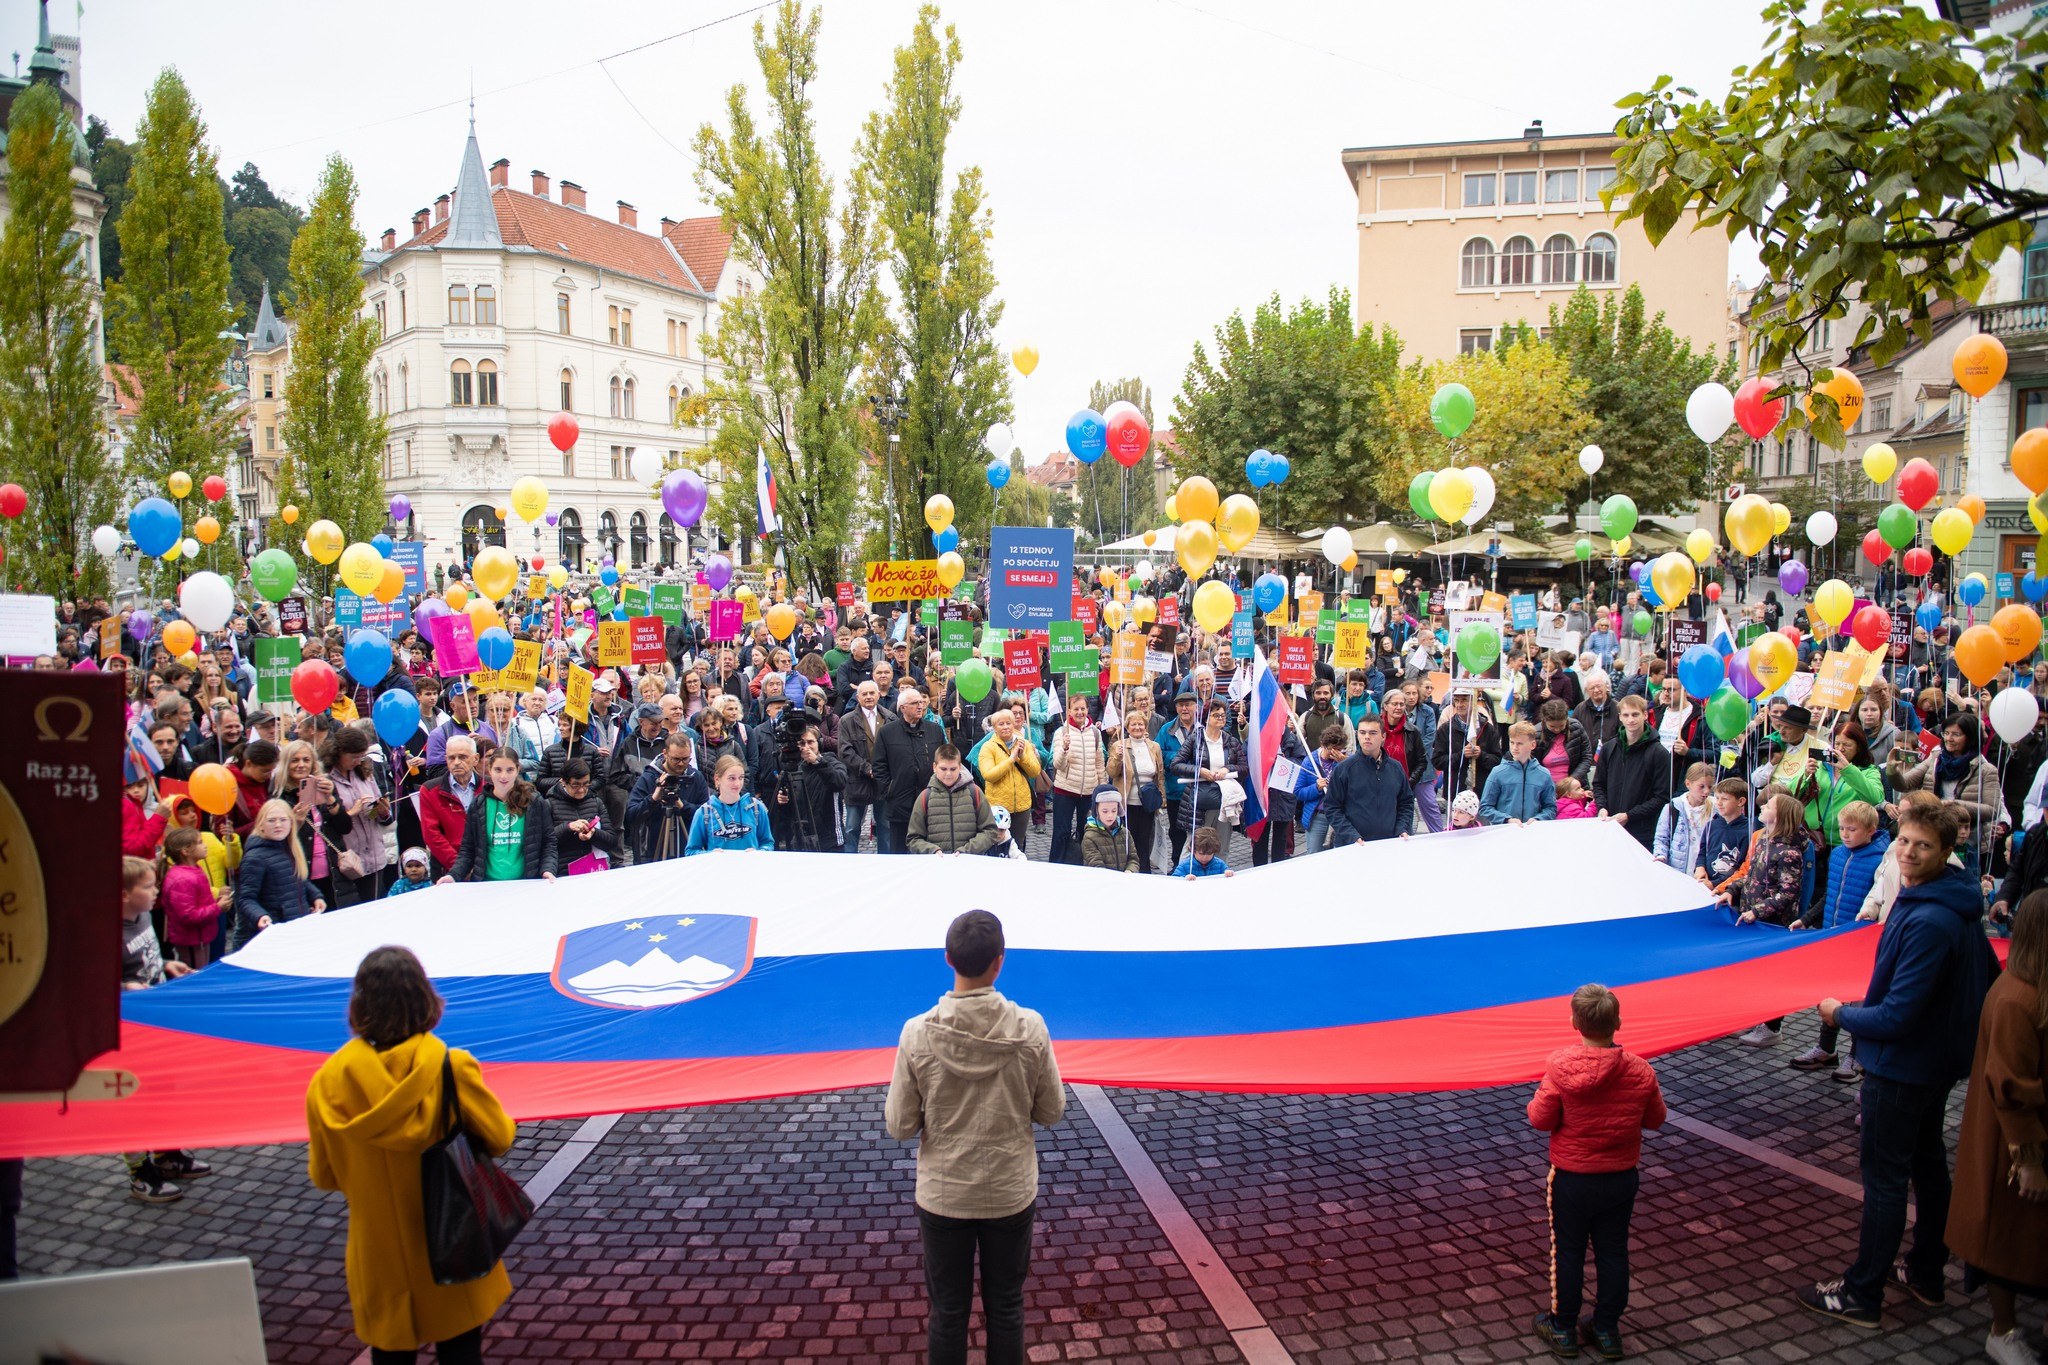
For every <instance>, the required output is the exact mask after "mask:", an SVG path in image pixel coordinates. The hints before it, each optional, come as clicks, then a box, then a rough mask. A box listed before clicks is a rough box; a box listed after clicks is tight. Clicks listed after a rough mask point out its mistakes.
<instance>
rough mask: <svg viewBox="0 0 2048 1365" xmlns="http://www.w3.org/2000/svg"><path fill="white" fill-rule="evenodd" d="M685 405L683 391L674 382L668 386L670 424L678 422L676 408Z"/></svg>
mask: <svg viewBox="0 0 2048 1365" xmlns="http://www.w3.org/2000/svg"><path fill="white" fill-rule="evenodd" d="M682 405H683V391H682V390H681V389H679V388H677V387H676V386H675V385H674V384H671V385H669V386H668V424H669V425H670V426H674V425H675V424H676V410H677V409H678V408H680V407H682Z"/></svg>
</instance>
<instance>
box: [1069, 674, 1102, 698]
mask: <svg viewBox="0 0 2048 1365" xmlns="http://www.w3.org/2000/svg"><path fill="white" fill-rule="evenodd" d="M1067 695H1068V696H1070V697H1099V696H1101V695H1102V679H1101V678H1099V677H1097V676H1096V675H1095V674H1093V673H1069V674H1068V675H1067Z"/></svg>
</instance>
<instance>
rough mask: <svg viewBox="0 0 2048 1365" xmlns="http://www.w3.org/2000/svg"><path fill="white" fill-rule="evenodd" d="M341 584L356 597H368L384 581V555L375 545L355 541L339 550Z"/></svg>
mask: <svg viewBox="0 0 2048 1365" xmlns="http://www.w3.org/2000/svg"><path fill="white" fill-rule="evenodd" d="M340 572H341V581H342V585H343V586H344V587H346V588H347V589H348V590H349V591H350V592H352V593H354V594H355V595H356V596H358V597H368V596H369V595H370V594H371V593H373V592H375V591H377V585H378V584H379V583H382V582H383V581H384V556H382V555H380V554H378V553H377V547H376V546H374V545H371V544H368V543H367V542H364V541H360V540H359V541H357V542H356V543H355V544H353V545H351V546H349V547H348V548H347V549H346V550H343V551H342V552H341V570H340Z"/></svg>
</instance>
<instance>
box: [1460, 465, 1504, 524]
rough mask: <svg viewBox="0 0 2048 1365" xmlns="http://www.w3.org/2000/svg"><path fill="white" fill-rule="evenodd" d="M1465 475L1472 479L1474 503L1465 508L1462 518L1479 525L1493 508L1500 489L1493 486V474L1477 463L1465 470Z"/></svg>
mask: <svg viewBox="0 0 2048 1365" xmlns="http://www.w3.org/2000/svg"><path fill="white" fill-rule="evenodd" d="M1465 477H1466V478H1468V479H1470V480H1471V481H1472V505H1471V506H1470V507H1468V508H1466V509H1465V515H1464V516H1463V517H1462V518H1460V520H1462V521H1463V522H1464V523H1465V524H1466V525H1467V526H1477V525H1478V524H1479V523H1480V520H1481V519H1482V518H1484V517H1485V516H1486V514H1487V513H1488V512H1491V511H1492V510H1493V500H1494V498H1495V497H1496V496H1497V495H1498V492H1499V490H1498V489H1496V488H1495V487H1494V486H1493V475H1491V474H1489V473H1487V472H1486V471H1485V470H1483V469H1481V468H1480V467H1479V466H1478V465H1476V464H1475V465H1473V466H1471V467H1470V468H1468V469H1467V470H1466V471H1465Z"/></svg>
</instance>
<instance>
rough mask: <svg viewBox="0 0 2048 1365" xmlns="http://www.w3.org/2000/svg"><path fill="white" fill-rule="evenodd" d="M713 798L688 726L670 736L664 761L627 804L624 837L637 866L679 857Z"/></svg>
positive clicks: (644, 775) (649, 770)
mask: <svg viewBox="0 0 2048 1365" xmlns="http://www.w3.org/2000/svg"><path fill="white" fill-rule="evenodd" d="M710 799H711V788H710V785H709V784H708V783H706V782H705V780H704V770H703V769H702V768H701V767H699V766H698V764H697V751H696V745H695V744H694V743H692V742H691V739H690V732H689V730H688V728H687V727H685V728H684V729H681V730H678V731H676V733H674V734H672V735H670V736H669V737H668V742H667V746H666V747H665V748H664V749H663V750H662V756H661V758H660V759H658V760H656V761H655V762H651V763H649V764H648V765H647V766H646V767H645V768H644V769H642V770H641V773H640V780H639V781H638V782H636V783H634V784H633V794H632V796H631V797H629V798H628V799H627V801H626V832H627V834H628V835H629V836H630V837H631V838H632V840H633V861H634V862H635V863H636V864H637V863H651V862H658V861H660V860H661V859H664V858H680V857H682V856H683V849H684V848H685V847H686V846H687V845H688V844H689V842H690V821H691V820H692V819H694V818H695V817H696V814H697V808H698V807H699V806H701V805H703V804H704V803H705V802H706V801H709V800H710Z"/></svg>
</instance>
